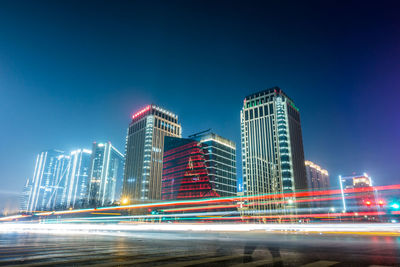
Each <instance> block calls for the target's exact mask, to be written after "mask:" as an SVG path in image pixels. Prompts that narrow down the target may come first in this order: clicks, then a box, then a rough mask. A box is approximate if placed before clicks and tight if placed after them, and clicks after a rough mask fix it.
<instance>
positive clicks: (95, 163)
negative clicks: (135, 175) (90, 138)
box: [87, 142, 124, 206]
mask: <svg viewBox="0 0 400 267" xmlns="http://www.w3.org/2000/svg"><path fill="white" fill-rule="evenodd" d="M123 168H124V155H122V154H121V153H120V152H119V151H118V150H117V149H116V148H115V147H114V146H113V145H112V144H111V143H110V142H107V143H96V142H94V143H93V147H92V157H91V163H90V171H89V188H88V190H89V191H88V195H87V202H88V205H89V206H105V205H110V204H112V203H114V201H116V200H119V198H120V195H121V189H122V179H123Z"/></svg>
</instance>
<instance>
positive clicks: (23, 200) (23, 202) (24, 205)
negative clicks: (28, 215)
mask: <svg viewBox="0 0 400 267" xmlns="http://www.w3.org/2000/svg"><path fill="white" fill-rule="evenodd" d="M31 189H32V183H31V179H30V178H28V179H26V183H25V185H24V189H23V190H22V194H21V197H20V204H19V210H20V211H21V212H26V211H28V201H29V195H30V194H31Z"/></svg>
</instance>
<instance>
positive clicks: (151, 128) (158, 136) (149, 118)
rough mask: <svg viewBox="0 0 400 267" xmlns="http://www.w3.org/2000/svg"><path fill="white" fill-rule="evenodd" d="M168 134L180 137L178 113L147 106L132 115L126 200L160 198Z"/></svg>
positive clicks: (127, 150) (125, 180) (128, 139)
mask: <svg viewBox="0 0 400 267" xmlns="http://www.w3.org/2000/svg"><path fill="white" fill-rule="evenodd" d="M165 136H173V137H181V125H180V124H179V123H178V116H177V115H175V114H173V113H172V112H170V111H167V110H165V109H162V108H160V107H158V106H156V105H148V106H147V107H145V108H144V109H142V110H140V111H138V112H137V113H135V114H134V115H133V116H132V122H131V123H130V125H129V128H128V133H127V138H126V152H125V171H124V182H123V192H122V195H123V196H122V198H123V199H124V201H129V202H132V201H146V200H159V199H161V177H162V164H163V163H162V162H163V149H164V137H165Z"/></svg>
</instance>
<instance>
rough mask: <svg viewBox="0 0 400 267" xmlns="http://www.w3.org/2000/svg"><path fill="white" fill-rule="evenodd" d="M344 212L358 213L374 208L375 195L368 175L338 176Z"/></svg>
mask: <svg viewBox="0 0 400 267" xmlns="http://www.w3.org/2000/svg"><path fill="white" fill-rule="evenodd" d="M339 182H340V189H341V193H342V203H343V210H344V211H348V212H349V211H350V212H351V211H360V210H366V209H371V208H373V207H376V204H377V203H376V195H375V190H374V188H373V186H372V179H371V177H369V176H368V174H366V173H364V174H362V175H351V176H339Z"/></svg>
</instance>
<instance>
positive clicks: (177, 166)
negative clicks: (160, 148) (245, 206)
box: [162, 136, 220, 200]
mask: <svg viewBox="0 0 400 267" xmlns="http://www.w3.org/2000/svg"><path fill="white" fill-rule="evenodd" d="M205 155H206V152H205V149H204V147H203V145H202V144H201V143H200V142H198V141H196V140H193V139H186V138H174V137H168V136H166V137H165V141H164V159H163V178H162V199H163V200H176V199H198V198H205V197H219V196H220V195H219V194H218V193H217V192H216V190H215V188H214V187H215V186H213V184H212V183H211V181H210V177H209V172H208V170H207V165H206V156H205Z"/></svg>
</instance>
